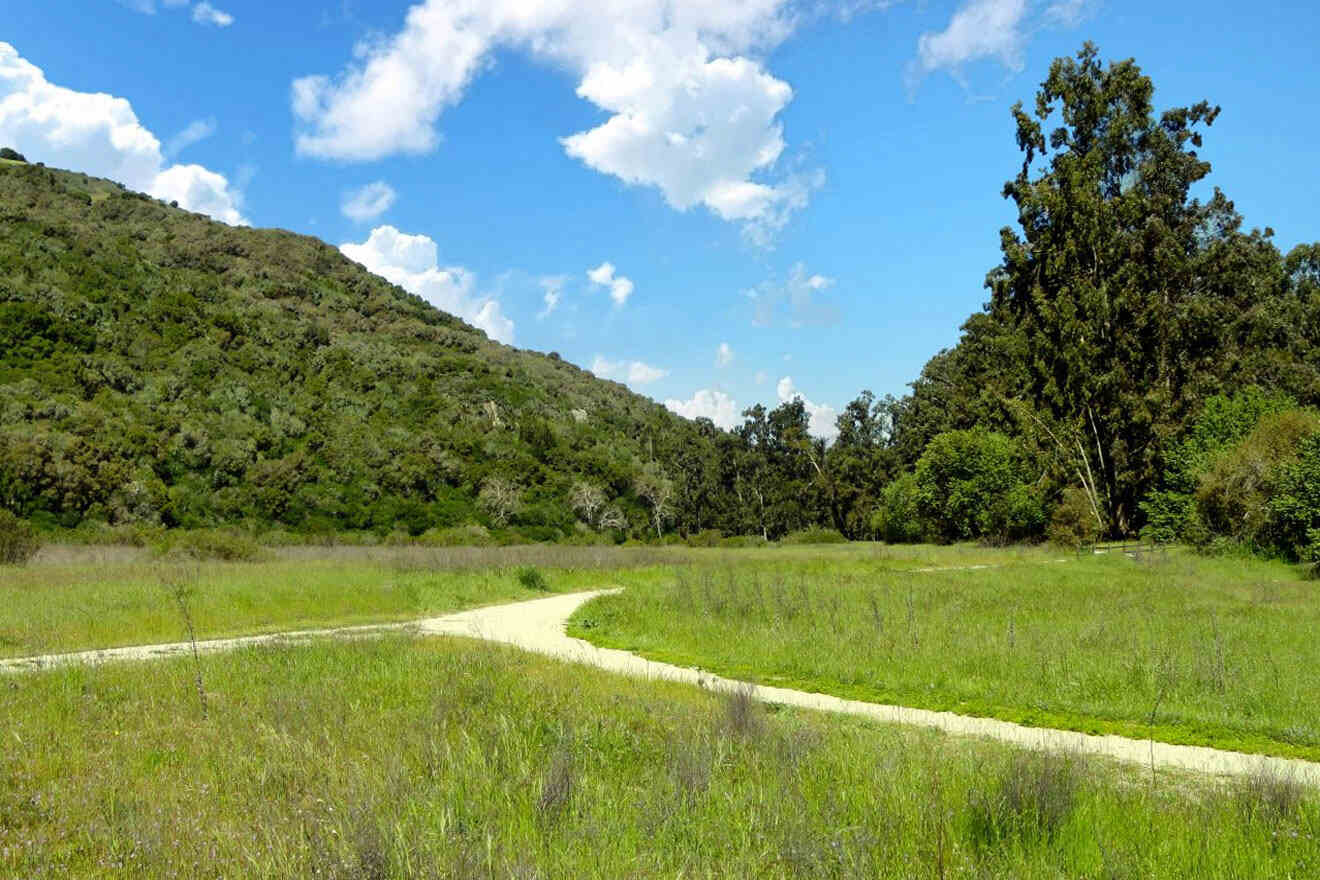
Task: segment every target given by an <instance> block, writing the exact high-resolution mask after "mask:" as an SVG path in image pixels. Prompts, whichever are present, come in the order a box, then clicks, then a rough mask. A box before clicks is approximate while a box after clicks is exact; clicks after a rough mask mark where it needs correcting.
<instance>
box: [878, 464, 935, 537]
mask: <svg viewBox="0 0 1320 880" xmlns="http://www.w3.org/2000/svg"><path fill="white" fill-rule="evenodd" d="M871 530H872V531H873V532H874V533H875V536H876V537H877V538H879V539H880V540H881V541H887V542H888V543H890V544H915V543H917V542H919V541H921V540H922V538H923V537H924V529H923V526H922V521H921V515H920V513H919V512H918V510H917V475H916V474H914V473H912V472H910V471H909V472H908V473H905V474H903V475H902V476H900V477H898V478H897V479H895V480H893V481H892V482H891V483H890V484H889V485H887V486H885V488H884V490H883V491H882V492H881V493H880V504H879V506H878V507H876V509H875V512H874V513H872V514H871Z"/></svg>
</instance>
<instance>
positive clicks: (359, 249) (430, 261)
mask: <svg viewBox="0 0 1320 880" xmlns="http://www.w3.org/2000/svg"><path fill="white" fill-rule="evenodd" d="M339 250H341V251H342V252H343V253H344V256H346V257H348V258H349V259H350V260H354V261H356V262H359V263H361V264H362V265H363V266H365V267H367V269H368V270H369V271H371V272H374V273H375V274H377V275H379V276H380V277H382V278H384V279H385V280H386V281H390V282H392V283H394V284H397V285H399V286H400V287H402V288H403V289H404V290H407V291H408V292H410V293H415V294H417V295H418V296H420V297H421V298H422V299H424V300H426V301H427V302H429V303H430V304H431V305H433V306H435V307H436V308H438V309H440V310H442V311H446V312H449V313H450V314H451V315H457V316H458V317H460V318H462V319H463V320H464V321H467V322H468V323H469V324H471V325H472V326H474V327H477V328H480V329H481V330H484V331H486V335H487V336H489V337H490V338H491V339H495V340H498V341H499V342H503V343H506V344H510V345H511V344H512V343H513V321H512V320H511V319H509V318H508V317H506V316H505V315H504V313H503V311H502V309H501V307H500V302H499V300H497V299H495V298H494V297H492V296H487V295H483V294H479V293H478V292H477V290H476V287H477V277H476V275H474V274H473V273H472V272H470V271H468V270H467V269H464V268H463V267H462V266H445V267H441V266H440V265H439V250H438V249H437V247H436V244H435V242H434V241H433V240H432V239H430V238H429V237H427V236H425V235H407V234H405V233H402V232H400V231H399V230H397V229H395V228H394V227H393V226H378V227H376V228H375V229H373V230H371V235H369V236H368V237H367V240H366V241H364V242H362V243H361V244H354V243H353V242H346V243H344V244H341V245H340V246H339Z"/></svg>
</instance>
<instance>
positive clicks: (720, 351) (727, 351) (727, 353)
mask: <svg viewBox="0 0 1320 880" xmlns="http://www.w3.org/2000/svg"><path fill="white" fill-rule="evenodd" d="M731 363H733V349H732V348H730V347H729V343H727V342H721V343H720V347H719V348H717V349H715V366H717V367H727V366H728V365H729V364H731Z"/></svg>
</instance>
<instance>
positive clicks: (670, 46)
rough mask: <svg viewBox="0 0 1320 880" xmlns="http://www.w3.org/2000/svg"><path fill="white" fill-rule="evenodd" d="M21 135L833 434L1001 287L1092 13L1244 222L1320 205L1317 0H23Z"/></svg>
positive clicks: (434, 295)
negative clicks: (1023, 122)
mask: <svg viewBox="0 0 1320 880" xmlns="http://www.w3.org/2000/svg"><path fill="white" fill-rule="evenodd" d="M7 6H8V7H9V8H8V9H6V10H5V13H4V15H3V17H2V18H3V25H0V145H13V146H15V147H17V148H19V149H20V150H21V151H23V152H24V153H25V154H27V155H28V157H29V158H30V159H32V160H33V161H37V160H41V161H45V162H46V163H47V164H50V165H55V166H62V167H77V168H79V169H82V170H87V171H89V172H93V173H98V174H105V175H107V176H110V177H114V178H116V179H120V180H123V181H124V182H125V183H127V184H129V185H132V186H135V187H137V188H140V189H146V190H149V191H152V192H153V193H155V194H158V195H161V196H162V197H167V198H174V199H177V200H179V201H180V202H181V203H182V204H184V205H185V206H189V207H192V208H194V209H196V210H203V211H206V212H207V213H210V214H212V215H213V216H216V217H218V218H220V219H223V220H226V221H228V222H248V223H251V224H252V225H255V226H278V227H283V228H287V229H292V230H295V231H298V232H304V233H308V234H311V235H316V236H318V237H320V238H323V239H325V240H327V241H329V242H332V243H334V244H336V245H342V246H344V250H345V252H346V253H348V254H349V255H350V256H352V257H353V258H354V259H357V260H359V261H360V262H363V263H364V264H366V265H367V266H368V267H369V268H371V269H372V270H373V271H377V272H379V273H380V274H383V275H385V276H386V277H389V278H390V279H391V280H394V281H396V282H398V283H401V284H403V285H404V286H405V287H409V288H410V289H413V290H415V291H416V292H418V293H420V294H422V295H423V296H426V297H427V298H428V299H431V300H432V301H433V302H435V303H436V304H437V305H439V306H441V307H442V308H447V309H449V310H451V311H455V312H457V313H459V314H461V315H462V316H463V317H465V318H467V319H468V320H470V321H473V322H475V323H477V324H478V325H479V326H482V327H483V328H484V329H486V330H487V331H488V332H490V333H491V334H492V335H494V336H497V337H498V338H501V339H503V340H505V341H511V342H512V343H513V344H515V345H518V346H519V347H523V348H533V349H538V350H542V351H552V350H553V351H558V352H560V353H561V354H562V355H563V356H564V357H566V358H568V359H570V360H572V361H574V362H576V363H579V364H581V365H583V366H585V367H588V368H593V369H595V370H596V371H597V372H598V373H600V374H602V375H606V376H608V377H610V378H617V379H620V380H621V381H627V382H628V383H629V384H630V386H631V387H633V388H634V389H635V390H637V391H640V392H642V393H644V394H647V395H649V396H652V397H654V398H656V399H657V400H661V401H671V402H672V405H673V406H674V407H675V408H678V409H679V410H680V411H682V412H684V413H686V414H705V415H710V416H713V417H715V418H716V420H717V421H718V422H720V423H722V424H729V423H730V422H731V421H732V420H733V419H735V418H736V417H737V414H738V413H739V412H740V411H741V410H742V409H743V408H745V407H747V406H750V405H752V404H753V403H757V402H762V403H766V404H771V405H773V404H775V403H777V402H779V401H780V400H782V399H784V398H785V397H788V396H792V395H794V394H801V395H802V396H803V397H804V398H805V399H806V400H807V401H808V402H809V404H810V407H811V409H812V411H813V413H814V415H815V419H814V422H813V427H814V428H816V429H817V430H819V431H820V432H822V433H828V431H827V427H828V425H829V423H830V422H831V421H832V417H833V413H834V411H837V410H838V409H839V408H841V407H842V406H843V404H845V403H846V402H847V401H848V400H850V399H851V398H852V397H854V396H855V395H856V393H857V392H858V391H860V390H861V389H863V388H869V389H872V390H873V391H875V392H876V393H878V394H884V393H893V394H901V393H902V392H903V391H904V389H905V385H906V383H907V382H909V381H911V380H912V379H913V378H914V377H915V376H916V374H917V373H918V371H919V370H920V368H921V366H922V364H923V363H924V362H925V361H926V360H927V359H928V358H929V357H930V356H931V355H932V354H934V353H935V352H936V351H938V350H939V349H940V348H942V347H944V346H948V345H951V344H953V343H954V342H956V341H957V333H958V326H959V324H961V322H962V321H963V320H964V319H965V317H966V316H967V315H968V314H969V313H970V312H971V311H973V310H975V309H977V308H978V307H980V305H981V304H982V302H983V301H984V299H985V292H984V291H983V289H982V280H983V278H984V276H985V273H986V271H987V270H988V269H989V268H990V267H991V266H993V265H994V264H995V263H996V262H997V260H998V230H999V228H1000V227H1001V226H1003V225H1004V224H1006V223H1009V222H1011V220H1012V214H1011V211H1010V206H1009V205H1008V204H1007V203H1006V202H1005V201H1004V200H1003V199H1002V198H1001V197H1000V194H999V193H1000V188H1001V186H1002V183H1003V181H1004V180H1005V179H1007V178H1008V177H1010V176H1012V174H1013V173H1014V172H1015V170H1016V167H1017V166H1018V164H1019V163H1020V160H1019V157H1018V153H1017V150H1016V147H1015V144H1014V137H1013V126H1012V120H1011V118H1010V114H1009V107H1010V106H1011V105H1012V103H1013V102H1014V101H1016V100H1019V99H1021V100H1024V101H1027V102H1030V101H1031V99H1032V97H1033V96H1034V92H1035V87H1036V85H1037V84H1038V83H1039V82H1040V80H1041V79H1042V78H1043V77H1044V75H1045V71H1046V69H1047V68H1048V66H1049V63H1050V61H1051V59H1053V58H1054V57H1056V56H1058V55H1063V54H1072V53H1074V52H1075V51H1076V50H1077V49H1078V48H1079V46H1080V45H1081V43H1082V41H1083V40H1086V39H1090V40H1094V41H1095V42H1096V43H1098V45H1099V46H1100V49H1101V52H1102V54H1103V56H1104V57H1106V58H1126V57H1135V58H1136V59H1137V61H1138V63H1140V64H1141V65H1142V67H1143V68H1144V69H1145V71H1146V72H1147V73H1148V74H1149V75H1150V76H1151V77H1152V78H1153V79H1154V81H1155V85H1156V90H1157V91H1156V102H1157V104H1158V106H1160V107H1166V106H1171V105H1176V104H1185V103H1191V102H1194V101H1196V100H1199V99H1201V98H1207V99H1209V100H1211V101H1212V102H1215V103H1219V104H1221V105H1222V106H1223V108H1224V109H1223V113H1222V115H1221V116H1220V118H1219V120H1218V121H1217V122H1216V123H1215V125H1214V127H1213V128H1212V129H1211V130H1210V132H1209V134H1208V136H1207V139H1206V146H1205V148H1204V149H1203V151H1202V154H1203V155H1204V156H1205V157H1207V158H1208V159H1210V161H1211V162H1212V163H1213V165H1214V169H1215V170H1214V172H1213V174H1212V177H1211V182H1212V183H1213V184H1216V185H1218V186H1220V187H1221V188H1223V189H1224V190H1225V191H1226V192H1227V194H1228V195H1229V196H1230V197H1231V198H1232V199H1234V200H1235V202H1236V203H1237V206H1238V208H1239V210H1241V212H1242V213H1243V215H1244V216H1245V219H1246V222H1247V225H1248V226H1265V225H1269V226H1272V227H1273V228H1274V229H1275V230H1276V233H1277V238H1276V241H1277V242H1278V244H1279V245H1280V247H1282V248H1285V249H1286V248H1288V247H1291V246H1292V245H1294V244H1296V243H1298V242H1301V241H1308V240H1314V239H1315V238H1317V237H1320V233H1318V232H1317V223H1316V207H1315V206H1316V205H1318V204H1320V175H1316V173H1315V149H1314V144H1315V143H1316V140H1317V135H1320V118H1318V117H1317V116H1316V114H1315V106H1316V99H1315V95H1316V94H1317V91H1320V88H1318V87H1320V70H1318V67H1317V63H1316V60H1315V47H1316V46H1318V45H1320V12H1317V11H1316V10H1315V8H1314V7H1312V6H1310V5H1309V4H1305V3H1296V4H1287V3H1279V4H1273V5H1270V4H1254V5H1248V4H1241V3H1227V2H1225V3H1217V2H1198V3H1191V2H1169V3H1158V4H1157V3H1150V2H1140V3H1138V2H1125V0H1114V2H1087V0H963V2H940V0H920V2H909V3H892V4H884V3H868V2H865V0H846V2H844V0H840V2H829V0H800V2H785V0H740V2H736V3H726V4H719V3H714V2H710V0H619V2H613V3H595V4H592V3H583V2H569V0H430V2H428V3H423V4H420V5H417V6H415V7H411V6H409V5H408V4H406V3H388V2H381V3H372V4H365V3H357V2H339V3H335V2H313V3H292V2H291V3H279V4H272V3H255V2H248V0H216V2H214V3H196V2H184V0H123V2H118V3H116V2H112V0H101V2H87V3H81V4H72V3H71V4H64V6H65V7H66V8H58V6H57V7H52V6H50V5H46V6H40V5H39V4H31V3H22V4H20V3H12V2H11V3H9V4H7Z"/></svg>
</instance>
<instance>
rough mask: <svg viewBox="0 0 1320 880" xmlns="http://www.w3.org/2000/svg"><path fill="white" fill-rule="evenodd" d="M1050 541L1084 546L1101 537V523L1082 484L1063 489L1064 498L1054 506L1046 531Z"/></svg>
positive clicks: (1060, 544)
mask: <svg viewBox="0 0 1320 880" xmlns="http://www.w3.org/2000/svg"><path fill="white" fill-rule="evenodd" d="M1046 534H1047V537H1049V539H1050V541H1052V542H1053V543H1055V544H1058V545H1059V546H1061V547H1082V546H1084V545H1086V544H1093V543H1095V540H1096V538H1098V537H1100V523H1099V522H1097V521H1096V518H1095V511H1094V510H1093V509H1092V507H1091V499H1090V496H1089V495H1087V494H1086V490H1085V489H1083V488H1082V487H1080V486H1069V487H1068V488H1067V489H1064V490H1063V499H1062V500H1061V501H1060V502H1059V506H1058V507H1056V508H1054V515H1053V516H1051V517H1050V525H1049V530H1048V532H1047V533H1046Z"/></svg>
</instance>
